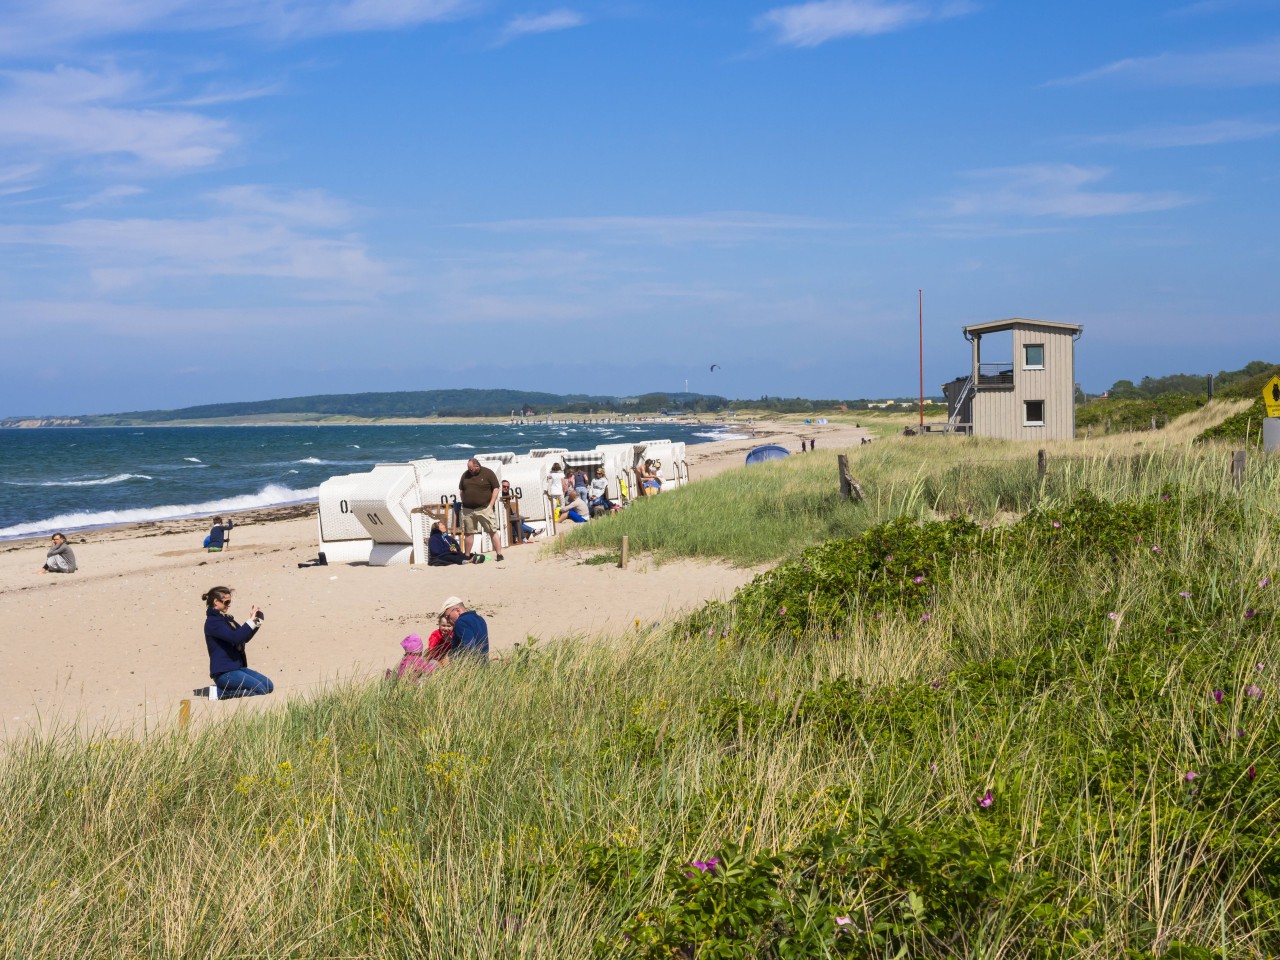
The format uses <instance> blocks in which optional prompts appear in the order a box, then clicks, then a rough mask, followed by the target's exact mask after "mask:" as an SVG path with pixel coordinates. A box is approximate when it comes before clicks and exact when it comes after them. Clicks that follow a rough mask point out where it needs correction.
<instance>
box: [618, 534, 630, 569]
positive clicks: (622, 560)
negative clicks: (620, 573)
mask: <svg viewBox="0 0 1280 960" xmlns="http://www.w3.org/2000/svg"><path fill="white" fill-rule="evenodd" d="M630 545H631V544H630V539H629V538H628V537H626V536H624V537H623V538H622V556H620V557H619V558H618V566H620V567H621V568H622V569H623V570H625V569H627V552H628V548H629V547H630Z"/></svg>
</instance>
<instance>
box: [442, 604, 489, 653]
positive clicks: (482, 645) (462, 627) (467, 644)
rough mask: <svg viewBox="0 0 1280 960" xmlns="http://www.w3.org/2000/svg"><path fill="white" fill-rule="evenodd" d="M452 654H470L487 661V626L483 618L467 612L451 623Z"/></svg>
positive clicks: (470, 611)
mask: <svg viewBox="0 0 1280 960" xmlns="http://www.w3.org/2000/svg"><path fill="white" fill-rule="evenodd" d="M450 650H451V652H452V653H470V654H474V655H475V656H478V657H482V658H484V659H486V660H487V659H488V657H489V625H488V624H487V623H485V622H484V617H482V616H480V614H478V613H476V612H475V611H474V610H468V611H467V612H466V613H464V614H463V615H462V616H460V617H459V618H458V619H457V620H455V621H454V622H453V645H452V647H451V648H450Z"/></svg>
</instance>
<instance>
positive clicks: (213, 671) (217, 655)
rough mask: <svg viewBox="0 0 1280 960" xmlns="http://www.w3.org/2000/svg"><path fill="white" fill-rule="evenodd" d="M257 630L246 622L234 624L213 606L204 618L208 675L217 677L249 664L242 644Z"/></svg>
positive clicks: (250, 638) (233, 621) (232, 620)
mask: <svg viewBox="0 0 1280 960" xmlns="http://www.w3.org/2000/svg"><path fill="white" fill-rule="evenodd" d="M256 632H257V631H256V630H255V629H254V627H252V626H250V625H249V624H247V623H241V624H238V625H237V624H236V622H235V620H234V619H232V618H231V617H229V616H227V615H225V614H221V613H219V612H218V611H217V610H214V609H213V607H210V608H209V609H208V613H207V615H206V616H205V618H204V643H205V646H206V647H208V648H209V676H210V677H213V678H215V679H216V678H217V677H219V676H221V675H222V674H224V673H226V672H227V671H228V670H242V669H244V668H245V667H247V666H248V665H249V658H248V657H246V656H245V654H244V645H245V644H246V643H248V642H249V641H250V640H252V639H253V635H254V633H256Z"/></svg>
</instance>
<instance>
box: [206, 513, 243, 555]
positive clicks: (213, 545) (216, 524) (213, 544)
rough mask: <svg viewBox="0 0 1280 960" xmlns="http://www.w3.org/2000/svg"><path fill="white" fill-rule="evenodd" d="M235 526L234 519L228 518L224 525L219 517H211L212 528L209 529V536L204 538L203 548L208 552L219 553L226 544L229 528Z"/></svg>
mask: <svg viewBox="0 0 1280 960" xmlns="http://www.w3.org/2000/svg"><path fill="white" fill-rule="evenodd" d="M234 526H235V521H233V520H228V521H227V523H226V524H225V525H224V524H223V522H222V518H221V517H214V518H213V529H211V530H210V531H209V536H207V537H205V539H204V548H205V549H206V550H208V551H209V552H210V553H221V552H222V548H223V547H225V546H226V545H227V538H228V537H230V536H231V528H232V527H234Z"/></svg>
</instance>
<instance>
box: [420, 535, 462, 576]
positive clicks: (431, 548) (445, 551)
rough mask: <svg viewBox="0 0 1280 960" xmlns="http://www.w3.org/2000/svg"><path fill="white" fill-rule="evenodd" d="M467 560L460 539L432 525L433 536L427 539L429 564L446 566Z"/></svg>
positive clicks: (430, 565) (431, 565)
mask: <svg viewBox="0 0 1280 960" xmlns="http://www.w3.org/2000/svg"><path fill="white" fill-rule="evenodd" d="M466 562H467V561H466V560H465V559H464V558H463V556H462V549H461V548H460V547H459V546H458V541H457V540H455V539H454V538H453V537H451V536H449V535H448V534H447V533H441V532H440V531H439V530H437V529H435V527H432V529H431V537H430V539H429V540H427V566H429V567H446V566H448V565H449V564H451V563H466Z"/></svg>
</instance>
